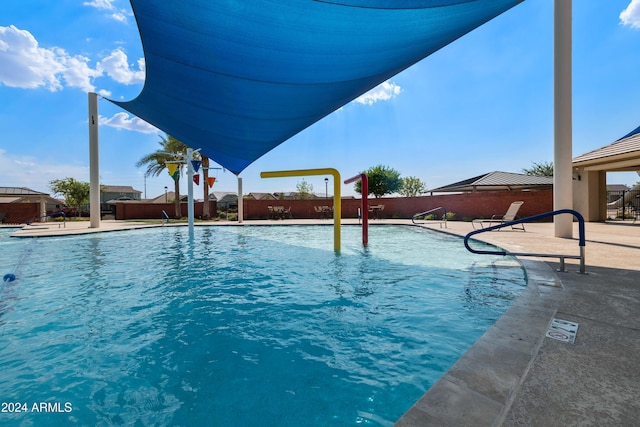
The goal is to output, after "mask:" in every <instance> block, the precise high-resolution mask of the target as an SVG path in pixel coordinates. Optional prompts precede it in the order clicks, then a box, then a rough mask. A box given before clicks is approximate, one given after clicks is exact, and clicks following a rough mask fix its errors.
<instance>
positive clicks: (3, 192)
mask: <svg viewBox="0 0 640 427" xmlns="http://www.w3.org/2000/svg"><path fill="white" fill-rule="evenodd" d="M0 196H47V197H49V194H47V193H41V192H39V191H35V190H32V189H30V188H27V187H0Z"/></svg>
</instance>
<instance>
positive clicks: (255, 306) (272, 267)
mask: <svg viewBox="0 0 640 427" xmlns="http://www.w3.org/2000/svg"><path fill="white" fill-rule="evenodd" d="M332 237H333V230H332V227H329V226H268V227H266V226H265V227H259V226H251V227H196V229H195V233H194V236H193V238H192V239H190V238H189V235H188V233H187V229H186V228H184V227H163V228H159V229H146V230H133V231H123V232H114V233H100V234H93V235H84V236H69V237H59V238H46V239H16V238H9V237H8V232H7V231H5V230H0V254H1V255H0V268H1V270H0V275H2V276H4V274H6V273H14V274H15V276H16V280H15V281H13V282H7V283H4V284H3V285H0V286H2V288H1V289H0V390H1V391H2V396H1V398H2V402H3V408H2V409H4V410H5V411H4V412H0V424H3V425H4V424H7V425H12V424H13V425H185V426H187V425H215V426H231V425H233V426H258V425H259V426H300V425H304V426H352V425H383V426H387V425H392V424H393V422H394V421H396V420H397V419H398V418H399V417H400V416H401V415H402V414H403V413H404V412H405V411H406V410H407V409H409V407H410V406H411V405H412V404H413V403H414V402H415V401H416V400H417V399H418V398H419V397H420V396H421V395H422V394H423V393H424V392H425V391H426V390H427V389H428V388H429V387H431V385H433V384H434V383H435V381H437V380H438V378H439V377H440V376H442V374H444V372H446V371H447V369H449V368H450V367H451V366H452V365H453V364H454V363H455V362H456V360H457V359H458V358H459V357H460V356H461V355H462V354H463V353H464V352H465V351H466V350H467V349H468V348H469V347H470V346H471V345H472V344H473V343H474V342H475V341H476V340H477V339H478V338H479V337H480V336H481V335H482V334H483V333H484V331H486V329H487V328H488V327H490V326H491V325H492V324H493V323H494V322H495V320H496V319H497V318H498V317H500V315H501V314H502V313H503V312H504V311H505V310H506V308H507V307H508V306H509V305H510V303H511V302H512V301H513V299H514V298H515V297H516V296H517V295H518V294H519V292H520V291H521V290H522V289H523V288H524V286H525V273H524V271H523V270H522V268H521V267H520V266H519V264H518V263H517V262H515V261H514V260H512V259H509V258H504V257H492V256H486V255H485V256H479V255H473V254H470V253H468V252H467V251H466V250H465V249H464V246H463V244H462V241H461V240H460V239H459V238H454V237H450V236H447V235H444V234H440V233H433V232H429V231H427V230H424V229H419V228H416V227H403V226H375V227H371V228H370V236H369V248H367V249H364V248H362V246H361V244H360V242H361V238H360V229H359V228H358V227H355V226H345V227H343V231H342V245H343V248H342V251H341V252H340V253H339V254H336V253H335V252H334V251H333V249H332V248H333V242H332ZM6 402H13V403H17V404H22V403H24V404H25V405H23V406H20V405H18V406H17V405H15V404H14V405H12V406H11V407H10V405H7V404H5V403H6ZM43 402H44V406H41V405H42V403H43ZM34 404H35V408H36V409H39V408H40V407H42V408H43V409H44V410H43V411H37V410H33V408H34ZM16 407H19V408H21V409H26V412H25V411H21V412H16V411H15V408H16ZM11 409H13V410H11Z"/></svg>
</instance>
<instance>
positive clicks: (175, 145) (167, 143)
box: [136, 135, 188, 218]
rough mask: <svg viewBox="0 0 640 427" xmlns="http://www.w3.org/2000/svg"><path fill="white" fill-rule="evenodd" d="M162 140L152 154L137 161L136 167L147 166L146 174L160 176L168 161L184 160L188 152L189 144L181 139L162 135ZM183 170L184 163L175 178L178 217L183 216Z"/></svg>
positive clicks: (175, 201)
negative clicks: (181, 196) (181, 189)
mask: <svg viewBox="0 0 640 427" xmlns="http://www.w3.org/2000/svg"><path fill="white" fill-rule="evenodd" d="M160 138H161V140H160V141H158V144H160V147H161V148H160V149H159V150H158V151H155V152H153V153H151V154H147V155H146V156H144V157H143V158H142V159H140V160H139V161H138V163H136V167H141V166H146V167H147V171H146V172H145V174H144V175H145V176H147V177H149V176H159V175H160V174H161V173H162V172H163V171H164V170H165V169H166V168H167V163H169V162H175V161H178V160H183V159H184V155H185V154H186V152H187V148H188V147H187V146H186V145H185V144H184V143H183V142H181V141H179V140H178V139H176V138H174V137H172V136H170V135H166V136H161V137H160ZM181 171H182V165H180V166H179V167H178V170H177V171H176V173H177V174H178V176H177V178H176V179H174V181H173V184H174V193H175V200H174V203H175V208H176V218H181V217H182V210H181V209H180V173H181Z"/></svg>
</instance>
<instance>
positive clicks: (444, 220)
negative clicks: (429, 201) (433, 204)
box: [411, 206, 447, 228]
mask: <svg viewBox="0 0 640 427" xmlns="http://www.w3.org/2000/svg"><path fill="white" fill-rule="evenodd" d="M439 210H442V211H444V213H443V214H442V220H441V221H440V228H442V223H443V222H444V228H447V210H446V209H445V208H443V207H442V206H438V207H437V208H433V209H430V210H428V211H426V212H420V213H417V214H415V215H414V216H412V217H411V222H412V223H414V224H424V223H423V222H416V218H418V217H421V216H424V215H427V214H430V213H432V212H436V211H439Z"/></svg>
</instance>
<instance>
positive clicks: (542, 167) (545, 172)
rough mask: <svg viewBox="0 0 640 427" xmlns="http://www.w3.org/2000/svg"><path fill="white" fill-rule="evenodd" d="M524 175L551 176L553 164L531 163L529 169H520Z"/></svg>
mask: <svg viewBox="0 0 640 427" xmlns="http://www.w3.org/2000/svg"><path fill="white" fill-rule="evenodd" d="M522 172H524V174H525V175H533V176H553V162H540V163H536V162H533V166H532V167H531V168H530V169H526V168H524V169H522Z"/></svg>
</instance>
